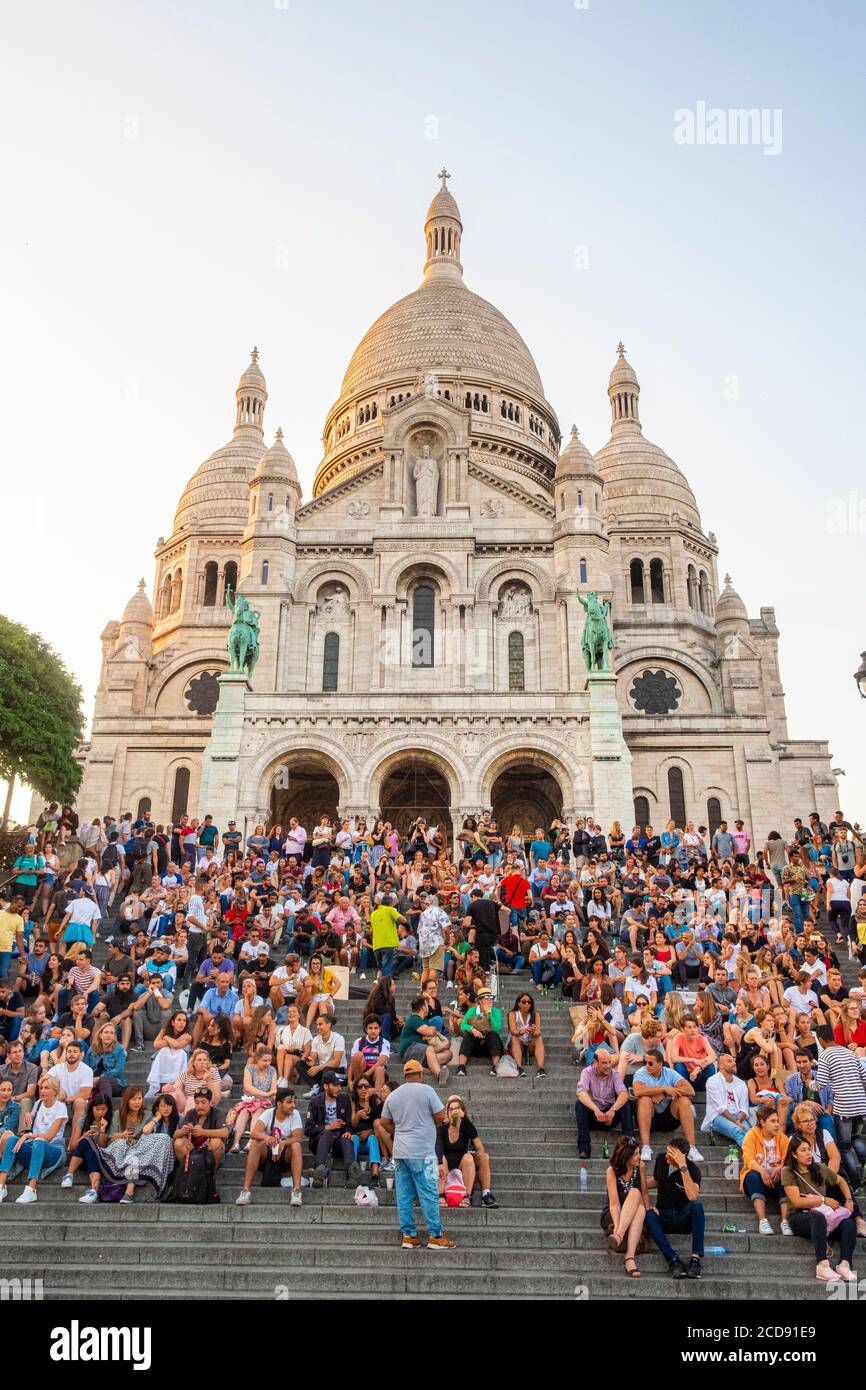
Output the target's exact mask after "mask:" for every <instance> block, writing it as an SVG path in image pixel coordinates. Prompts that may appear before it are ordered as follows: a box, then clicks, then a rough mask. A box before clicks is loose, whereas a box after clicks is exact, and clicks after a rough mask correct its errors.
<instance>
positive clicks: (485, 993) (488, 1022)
mask: <svg viewBox="0 0 866 1390" xmlns="http://www.w3.org/2000/svg"><path fill="white" fill-rule="evenodd" d="M475 1000H476V1002H475V1004H474V1005H473V1006H472V1008H471V1009H468V1010H467V1011H466V1014H465V1016H464V1018H463V1022H462V1023H461V1025H460V1057H459V1065H458V1067H457V1075H458V1076H465V1075H466V1063H467V1062H468V1061H469V1058H470V1057H472V1056H474V1055H475V1054H476V1053H478V1054H479V1055H484V1056H486V1057H487V1058H488V1060H489V1062H490V1074H491V1076H495V1075H496V1064H497V1062H498V1061H499V1059H500V1057H501V1056H502V1037H501V1029H502V1010H501V1009H499V1008H497V1007H496V1006H495V1005H494V1003H493V994H492V993H491V991H490V990H489V989H479V990H477V991H476V995H475Z"/></svg>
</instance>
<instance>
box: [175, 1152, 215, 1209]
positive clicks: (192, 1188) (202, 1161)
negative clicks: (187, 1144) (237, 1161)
mask: <svg viewBox="0 0 866 1390" xmlns="http://www.w3.org/2000/svg"><path fill="white" fill-rule="evenodd" d="M167 1200H168V1201H169V1202H178V1203H180V1204H181V1205H182V1206H188V1207H205V1206H208V1205H209V1204H210V1203H211V1202H218V1201H219V1193H218V1192H217V1189H216V1168H215V1166H214V1157H213V1154H212V1153H211V1151H210V1149H190V1151H189V1153H188V1154H187V1155H186V1157H185V1158H184V1159H182V1160H181V1161H180V1162H179V1163H178V1165H177V1167H176V1168H175V1170H174V1178H173V1180H172V1184H171V1192H170V1194H169V1196H168V1198H167Z"/></svg>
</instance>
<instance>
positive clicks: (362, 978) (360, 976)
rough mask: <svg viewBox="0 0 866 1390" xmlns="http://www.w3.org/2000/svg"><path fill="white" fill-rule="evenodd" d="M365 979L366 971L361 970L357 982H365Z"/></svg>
mask: <svg viewBox="0 0 866 1390" xmlns="http://www.w3.org/2000/svg"><path fill="white" fill-rule="evenodd" d="M366 978H367V972H366V970H362V971H361V973H360V975H359V976H358V979H359V980H366Z"/></svg>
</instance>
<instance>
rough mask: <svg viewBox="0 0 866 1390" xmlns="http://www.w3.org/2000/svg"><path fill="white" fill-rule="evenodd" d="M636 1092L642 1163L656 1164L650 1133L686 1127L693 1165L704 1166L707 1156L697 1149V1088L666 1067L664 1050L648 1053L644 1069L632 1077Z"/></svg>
mask: <svg viewBox="0 0 866 1390" xmlns="http://www.w3.org/2000/svg"><path fill="white" fill-rule="evenodd" d="M632 1091H633V1094H634V1098H635V1106H636V1109H637V1125H638V1132H639V1133H640V1142H641V1145H642V1147H641V1153H640V1156H641V1162H642V1163H651V1162H652V1156H653V1151H652V1145H651V1144H650V1134H651V1133H652V1131H653V1130H663V1131H667V1132H670V1131H671V1130H674V1129H679V1128H680V1126H682V1130H683V1134H684V1135H685V1136H686V1139H687V1140H688V1144H689V1154H688V1156H689V1158H690V1159H691V1160H692V1162H693V1163H702V1162H703V1156H702V1154H700V1153H698V1150H697V1149H696V1148H695V1109H694V1106H693V1105H692V1102H691V1097H692V1096H693V1095H694V1093H695V1092H694V1088H693V1087H692V1086H691V1085H690V1084H689V1082H688V1081H686V1080H685V1078H684V1077H682V1076H680V1074H679V1072H675V1071H674V1070H673V1068H672V1067H666V1066H665V1056H664V1053H663V1052H662V1050H661V1048H660V1047H651V1048H649V1049H648V1050H647V1054H646V1062H645V1064H644V1066H642V1067H640V1068H639V1069H638V1070H637V1071H636V1072H635V1074H634V1076H633V1078H632Z"/></svg>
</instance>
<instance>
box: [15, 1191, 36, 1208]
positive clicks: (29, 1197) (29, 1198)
mask: <svg viewBox="0 0 866 1390" xmlns="http://www.w3.org/2000/svg"><path fill="white" fill-rule="evenodd" d="M35 1201H36V1188H35V1187H25V1189H24V1191H23V1192H22V1193H21V1196H20V1197H16V1198H15V1203H16V1205H17V1206H19V1207H29V1205H30V1203H31V1202H35Z"/></svg>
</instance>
